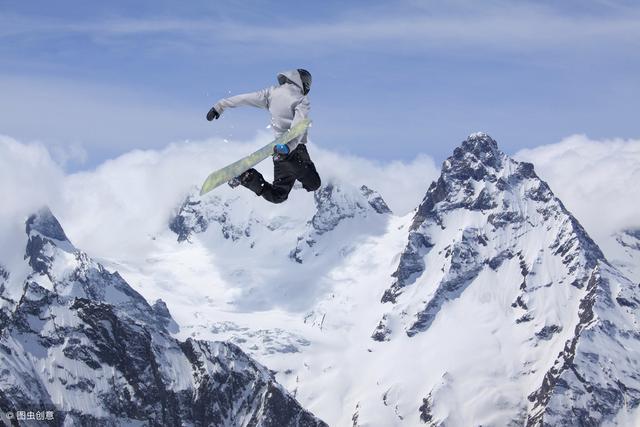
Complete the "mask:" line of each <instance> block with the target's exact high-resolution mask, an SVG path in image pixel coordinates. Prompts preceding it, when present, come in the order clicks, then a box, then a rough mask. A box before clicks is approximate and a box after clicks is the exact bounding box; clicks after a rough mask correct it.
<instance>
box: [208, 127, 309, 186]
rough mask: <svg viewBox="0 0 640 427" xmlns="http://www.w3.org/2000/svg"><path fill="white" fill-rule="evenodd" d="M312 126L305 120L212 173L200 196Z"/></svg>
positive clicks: (258, 161)
mask: <svg viewBox="0 0 640 427" xmlns="http://www.w3.org/2000/svg"><path fill="white" fill-rule="evenodd" d="M310 124H311V120H309V119H304V120H302V121H301V122H300V123H298V124H296V125H295V126H294V127H292V128H291V129H289V130H288V131H287V132H286V133H285V134H283V135H281V136H279V137H278V138H276V139H274V140H273V141H271V142H270V143H268V144H267V145H265V146H264V147H262V148H260V149H259V150H257V151H254V152H253V153H251V154H249V155H248V156H246V157H243V158H242V159H240V160H238V161H236V162H233V163H231V164H230V165H228V166H225V167H223V168H222V169H219V170H217V171H215V172H212V173H211V174H210V175H209V176H208V177H207V179H206V180H205V181H204V183H203V184H202V188H201V189H200V195H201V196H202V195H203V194H206V193H208V192H209V191H211V190H213V189H215V188H216V187H219V186H220V185H221V184H224V183H225V182H227V181H229V180H231V179H233V178H235V177H236V176H238V175H240V174H241V173H242V172H244V171H246V170H249V169H251V168H252V167H254V166H255V165H257V164H258V163H260V162H261V161H263V160H264V159H266V158H267V157H269V156H271V155H272V154H273V147H274V146H276V145H277V144H286V143H287V142H289V141H291V140H293V139H295V138H297V137H299V136H300V135H302V134H303V133H304V132H305V131H306V130H307V128H308V127H309V125H310Z"/></svg>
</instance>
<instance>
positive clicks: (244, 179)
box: [228, 168, 264, 196]
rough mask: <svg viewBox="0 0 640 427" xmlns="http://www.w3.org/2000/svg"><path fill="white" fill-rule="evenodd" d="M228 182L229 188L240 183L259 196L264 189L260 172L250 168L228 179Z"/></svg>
mask: <svg viewBox="0 0 640 427" xmlns="http://www.w3.org/2000/svg"><path fill="white" fill-rule="evenodd" d="M228 184H229V186H230V187H231V188H235V187H237V186H238V185H242V186H243V187H247V188H248V189H249V190H251V191H253V192H254V193H256V194H257V195H258V196H259V195H260V194H261V193H262V191H263V189H264V178H262V175H261V174H260V172H258V171H257V170H255V169H253V168H251V169H249V170H248V171H245V172H242V173H241V174H240V175H238V176H237V177H235V178H233V179H232V180H230V181H229V182H228Z"/></svg>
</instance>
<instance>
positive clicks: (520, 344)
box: [121, 134, 640, 426]
mask: <svg viewBox="0 0 640 427" xmlns="http://www.w3.org/2000/svg"><path fill="white" fill-rule="evenodd" d="M296 197H297V196H295V192H294V196H293V197H292V200H290V201H288V202H287V203H289V202H291V204H290V205H289V208H288V210H282V209H281V207H280V206H279V207H277V208H273V209H272V207H271V206H270V205H268V206H266V205H265V203H264V202H263V201H261V200H260V199H259V198H256V197H255V196H253V195H251V194H248V192H243V191H242V189H240V191H237V190H236V191H235V192H233V193H229V192H227V193H224V194H220V195H219V196H216V195H214V196H210V197H205V198H202V199H200V198H199V197H197V196H195V195H192V196H190V197H189V198H188V199H187V200H186V201H185V203H184V204H183V205H182V206H181V207H180V209H179V211H178V213H177V215H176V216H175V218H174V219H173V220H172V222H171V229H172V230H174V231H175V233H176V234H177V236H178V240H181V243H178V244H177V245H175V244H171V243H169V242H168V241H163V239H164V238H166V237H159V238H158V240H159V241H160V242H161V243H160V244H159V249H158V253H157V254H154V255H153V259H154V262H153V263H151V264H149V265H147V266H139V265H138V266H134V265H126V264H127V263H126V262H124V265H121V266H123V267H124V268H125V271H126V273H123V274H129V275H130V276H131V277H132V280H133V282H137V283H139V284H140V288H141V289H147V291H148V292H149V293H152V294H154V296H162V297H163V298H164V299H167V301H172V300H174V299H172V297H171V295H172V294H173V295H175V294H178V293H180V294H182V293H187V294H189V295H190V296H189V298H188V301H189V304H190V305H187V304H186V301H182V302H175V303H174V304H173V305H174V306H175V307H176V312H178V313H182V312H185V313H187V314H184V315H178V317H179V318H178V320H177V321H178V323H179V324H180V325H181V327H182V329H181V332H180V334H189V335H190V336H194V337H202V338H207V339H211V338H215V339H224V340H230V341H232V342H235V343H237V344H238V345H239V346H240V347H242V348H243V349H244V350H245V351H247V352H248V353H250V354H251V355H252V356H254V357H256V358H257V359H258V360H260V361H261V362H263V363H264V364H266V365H267V366H269V367H270V368H271V369H273V370H274V371H275V372H276V378H277V379H278V380H279V381H280V382H281V383H282V384H283V385H284V386H285V387H287V388H288V389H289V390H291V391H292V392H293V393H294V394H295V396H296V398H297V399H299V400H300V401H301V402H302V403H303V405H304V406H305V407H307V408H309V409H310V410H312V411H313V412H314V413H316V414H318V415H319V416H320V417H321V418H323V419H325V420H327V421H328V422H329V423H330V424H331V425H347V424H348V425H374V426H378V425H379V426H386V425H424V424H426V425H452V426H458V425H460V426H466V425H485V426H487V425H495V426H502V425H525V424H526V425H567V424H569V425H575V424H577V425H601V424H612V425H613V424H618V425H635V424H634V423H637V422H640V418H638V417H640V412H639V410H638V405H639V403H640V400H639V397H640V392H639V390H640V377H639V376H638V374H637V372H639V371H640V370H639V366H638V365H639V364H640V357H639V356H637V355H638V354H640V327H639V324H638V321H639V319H638V314H637V309H638V307H639V305H640V292H639V289H638V286H637V284H634V282H633V281H631V280H629V279H628V278H626V277H625V276H624V275H623V274H621V273H620V271H618V270H617V269H616V268H615V267H614V266H612V265H611V264H610V263H609V262H608V261H607V260H606V258H605V257H604V255H603V254H602V251H601V250H600V249H599V248H598V246H597V245H596V244H595V243H594V242H593V240H592V239H591V238H590V237H589V235H588V233H587V232H586V231H585V230H584V229H583V228H582V226H581V225H580V224H579V223H578V221H577V220H576V219H575V218H574V217H573V216H572V215H571V214H570V212H568V211H567V209H566V208H565V207H564V206H563V204H562V203H561V201H560V200H558V198H557V197H556V196H555V195H554V194H553V192H552V191H551V189H550V188H549V186H548V185H547V184H546V183H545V182H544V181H542V180H541V179H540V178H539V177H537V175H536V174H535V172H534V169H533V165H531V164H528V163H521V162H516V161H514V160H512V159H511V158H509V157H508V156H506V155H505V154H504V153H502V152H501V151H500V150H499V149H498V147H497V144H496V143H495V141H493V140H492V139H491V138H490V137H489V136H487V135H485V134H474V135H471V136H470V137H469V138H468V139H467V140H466V141H464V142H463V143H462V145H461V146H460V147H458V148H456V150H455V151H454V154H453V155H452V156H451V157H450V158H449V159H447V160H446V161H445V162H444V164H443V168H442V174H441V176H440V178H439V179H438V180H437V181H436V182H434V183H433V184H432V185H431V187H430V188H429V189H428V191H427V194H426V196H425V198H424V200H423V201H422V203H421V204H420V206H419V207H418V208H417V209H416V211H415V212H414V213H413V214H411V215H408V216H405V217H399V216H395V215H393V214H392V213H391V212H390V210H389V209H388V207H387V206H386V204H385V203H384V200H383V199H382V197H381V196H380V195H379V194H377V193H375V192H374V191H373V190H370V189H368V188H366V187H354V186H351V185H349V184H346V183H342V182H333V183H329V184H328V185H326V186H325V187H323V188H322V189H321V190H319V191H318V192H316V194H315V197H314V202H315V211H314V212H308V211H305V210H304V208H300V209H299V206H303V205H302V203H301V202H300V200H296ZM300 197H302V196H300ZM296 203H300V204H296ZM305 203H307V204H308V201H307V199H305ZM283 213H284V215H283ZM174 239H175V235H174ZM160 246H162V247H163V248H160ZM168 248H170V249H168ZM176 259H179V260H180V261H179V263H176ZM165 264H166V266H165V267H163V265H165ZM170 265H173V266H174V269H176V268H177V269H178V270H179V271H181V272H183V274H179V275H178V274H176V275H172V276H171V280H172V284H173V286H174V287H175V290H173V291H167V292H164V293H162V292H157V290H152V289H151V287H150V285H149V284H148V283H150V281H148V280H147V279H146V278H145V277H146V276H148V275H149V274H153V270H154V269H157V268H158V267H160V268H161V269H162V271H165V272H166V271H167V270H168V268H169V266H170ZM187 266H188V267H187ZM191 270H195V271H197V273H195V272H194V271H191ZM190 278H191V279H192V280H195V281H196V282H198V283H199V285H197V286H194V285H193V283H191V284H190V283H189V281H190ZM178 289H179V290H178ZM183 300H184V298H183ZM198 300H200V301H201V302H198ZM169 305H170V306H171V305H172V304H171V303H169ZM181 306H182V307H181ZM187 307H188V309H187ZM172 311H173V310H172ZM194 312H195V313H194ZM211 319H214V320H211ZM327 391H329V392H327Z"/></svg>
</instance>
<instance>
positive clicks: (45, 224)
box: [26, 206, 69, 242]
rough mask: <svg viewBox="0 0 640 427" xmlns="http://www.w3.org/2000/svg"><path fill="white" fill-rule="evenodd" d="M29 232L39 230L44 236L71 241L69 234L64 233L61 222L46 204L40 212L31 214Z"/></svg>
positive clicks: (27, 227)
mask: <svg viewBox="0 0 640 427" xmlns="http://www.w3.org/2000/svg"><path fill="white" fill-rule="evenodd" d="M26 231H27V234H31V233H32V232H38V233H40V234H42V235H43V236H44V237H48V238H50V239H55V240H59V241H63V242H64V241H69V239H68V238H67V235H66V234H65V233H64V230H63V229H62V226H61V225H60V222H58V219H57V218H56V217H55V216H54V215H53V213H52V212H51V210H50V209H49V208H48V207H46V206H44V207H42V208H40V210H38V212H36V213H34V214H32V215H31V216H29V218H28V219H27V222H26Z"/></svg>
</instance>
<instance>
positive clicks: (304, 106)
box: [287, 96, 311, 151]
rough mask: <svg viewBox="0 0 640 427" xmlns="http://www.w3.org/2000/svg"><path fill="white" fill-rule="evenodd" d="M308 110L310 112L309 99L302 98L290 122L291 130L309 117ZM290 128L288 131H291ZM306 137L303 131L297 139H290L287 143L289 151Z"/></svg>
mask: <svg viewBox="0 0 640 427" xmlns="http://www.w3.org/2000/svg"><path fill="white" fill-rule="evenodd" d="M309 110H311V105H310V104H309V98H307V97H306V96H305V97H304V98H302V100H301V101H300V102H299V103H298V105H296V109H295V113H294V115H293V120H292V121H291V128H292V127H294V126H295V125H297V124H298V123H300V122H301V121H302V120H303V119H306V118H307V117H308V116H309ZM291 128H290V129H291ZM306 135H307V131H305V132H304V133H303V134H302V135H300V136H299V137H297V138H295V139H292V140H291V141H289V142H288V143H287V145H288V146H289V150H291V151H293V150H295V148H296V147H297V146H298V144H300V141H302V139H303V138H305V137H306Z"/></svg>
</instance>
